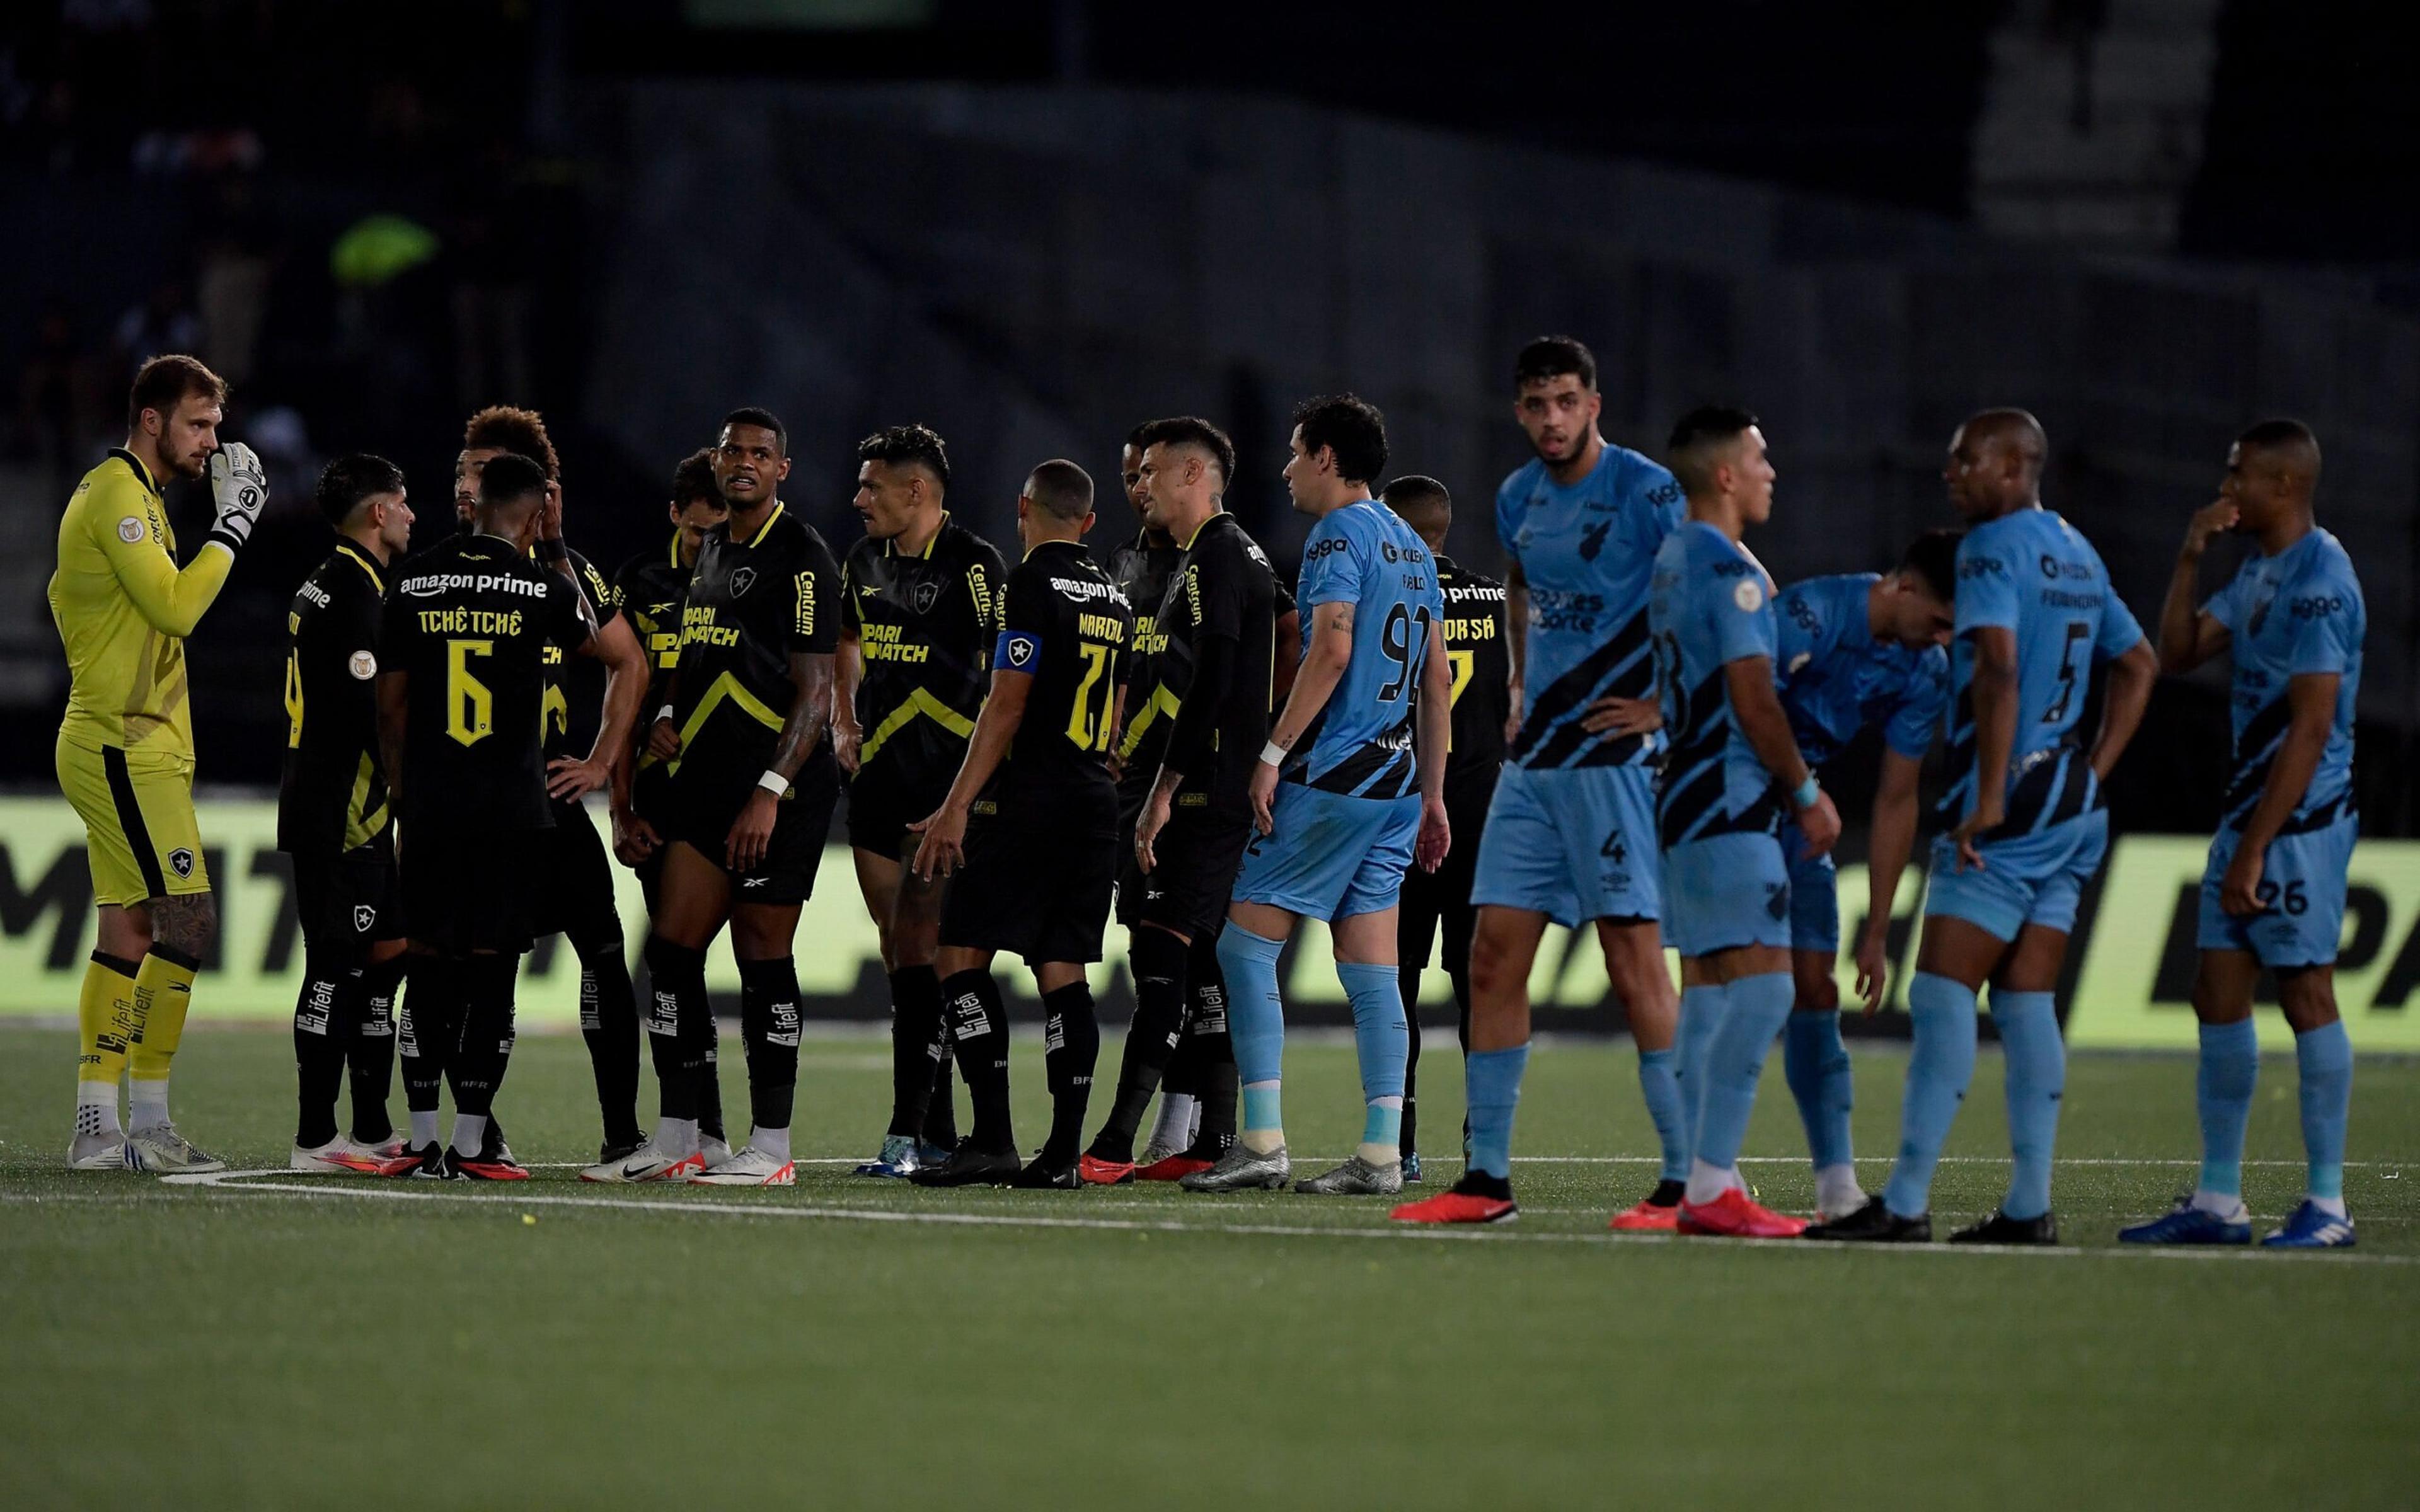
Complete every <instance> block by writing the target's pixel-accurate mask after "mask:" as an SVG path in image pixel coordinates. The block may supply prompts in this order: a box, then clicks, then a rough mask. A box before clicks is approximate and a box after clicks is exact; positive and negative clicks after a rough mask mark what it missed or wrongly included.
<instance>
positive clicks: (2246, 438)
mask: <svg viewBox="0 0 2420 1512" xmlns="http://www.w3.org/2000/svg"><path fill="white" fill-rule="evenodd" d="M2235 443H2236V444H2237V445H2238V446H2241V447H2242V448H2244V449H2245V450H2247V451H2258V452H2277V453H2283V454H2285V455H2286V456H2287V457H2288V458H2289V459H2290V460H2291V462H2293V463H2297V464H2299V465H2300V468H2301V470H2302V471H2304V472H2306V474H2307V476H2306V477H2305V478H2304V488H2305V489H2308V488H2309V487H2310V486H2312V485H2314V484H2317V483H2318V482H2319V468H2320V456H2319V436H2318V435H2317V434H2316V433H2314V432H2313V431H2312V429H2311V427H2310V426H2308V425H2305V424H2303V423H2302V422H2301V421H2299V420H2288V419H2285V418H2283V417H2280V418H2278V419H2275V420H2263V421H2261V422H2259V423H2258V424H2255V425H2251V426H2248V427H2246V428H2245V430H2244V432H2243V434H2242V435H2241V436H2238V437H2237V438H2236V439H2235Z"/></svg>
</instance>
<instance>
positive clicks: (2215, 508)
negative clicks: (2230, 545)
mask: <svg viewBox="0 0 2420 1512" xmlns="http://www.w3.org/2000/svg"><path fill="white" fill-rule="evenodd" d="M2235 520H2236V512H2235V501H2233V500H2231V499H2221V500H2218V501H2214V502H2212V503H2208V504H2204V505H2202V507H2201V508H2199V509H2196V510H2195V511H2194V517H2193V519H2192V520H2191V521H2190V522H2188V523H2187V524H2186V526H2185V555H2187V556H2189V557H2197V556H2199V555H2201V554H2202V550H2203V548H2206V547H2208V546H2209V545H2210V540H2211V536H2213V535H2224V534H2226V532H2229V531H2231V530H2233V529H2235Z"/></svg>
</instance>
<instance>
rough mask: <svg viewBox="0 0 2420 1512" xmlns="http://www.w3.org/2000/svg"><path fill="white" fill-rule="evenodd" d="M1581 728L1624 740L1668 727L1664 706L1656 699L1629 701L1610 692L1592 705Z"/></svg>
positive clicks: (1591, 732) (1582, 720)
mask: <svg viewBox="0 0 2420 1512" xmlns="http://www.w3.org/2000/svg"><path fill="white" fill-rule="evenodd" d="M1580 728H1581V729H1583V730H1585V731H1587V732H1588V733H1590V734H1592V735H1606V736H1610V737H1612V738H1613V739H1616V740H1620V739H1621V738H1622V737H1624V736H1626V735H1643V734H1645V733H1648V732H1649V731H1651V730H1661V729H1663V728H1664V705H1663V704H1662V703H1660V702H1657V701H1655V700H1654V699H1626V698H1621V697H1618V696H1616V695H1614V694H1611V693H1608V694H1606V696H1605V697H1603V698H1601V699H1599V700H1597V701H1596V702H1594V703H1591V704H1590V705H1589V706H1588V713H1587V714H1586V715H1584V716H1583V717H1581V719H1580Z"/></svg>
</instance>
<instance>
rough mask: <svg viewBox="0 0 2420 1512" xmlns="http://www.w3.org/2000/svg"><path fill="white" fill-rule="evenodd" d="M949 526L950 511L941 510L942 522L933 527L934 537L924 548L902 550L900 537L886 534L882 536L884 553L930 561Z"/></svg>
mask: <svg viewBox="0 0 2420 1512" xmlns="http://www.w3.org/2000/svg"><path fill="white" fill-rule="evenodd" d="M949 528H950V512H949V511H948V510H946V509H945V510H942V511H941V523H940V524H939V525H936V526H934V527H933V538H932V539H931V540H929V541H927V542H925V543H924V549H923V550H922V551H902V550H900V549H899V537H897V536H895V535H886V536H884V537H883V538H882V554H883V555H884V556H886V557H914V558H915V559H916V560H917V561H919V562H930V561H932V560H933V548H935V547H937V546H939V545H940V544H941V537H942V535H943V534H944V533H946V532H948V530H949Z"/></svg>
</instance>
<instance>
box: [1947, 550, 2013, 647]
mask: <svg viewBox="0 0 2420 1512" xmlns="http://www.w3.org/2000/svg"><path fill="white" fill-rule="evenodd" d="M1983 533H1984V532H1981V531H1968V532H1966V536H1965V539H1963V540H1962V541H1960V542H1959V543H1958V602H1957V605H1956V606H1955V610H1956V612H1955V616H1954V619H1953V624H1954V625H1955V626H1956V629H1957V633H1958V634H1960V635H1965V634H1967V633H1968V632H1969V631H1973V630H1987V629H1996V630H2011V631H2012V630H2014V629H2016V627H2017V574H2016V564H2015V563H2014V562H2013V561H2012V560H2011V558H2010V556H2009V546H2008V545H2007V544H2004V543H2005V539H2006V537H2005V533H2004V532H1993V537H1994V538H1993V539H1990V540H1984V539H1978V537H1980V536H1982V535H1983Z"/></svg>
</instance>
